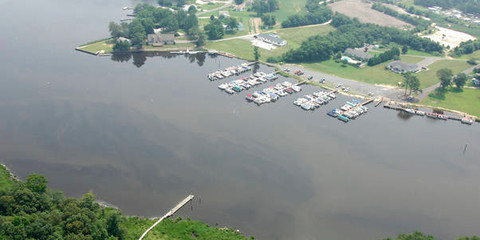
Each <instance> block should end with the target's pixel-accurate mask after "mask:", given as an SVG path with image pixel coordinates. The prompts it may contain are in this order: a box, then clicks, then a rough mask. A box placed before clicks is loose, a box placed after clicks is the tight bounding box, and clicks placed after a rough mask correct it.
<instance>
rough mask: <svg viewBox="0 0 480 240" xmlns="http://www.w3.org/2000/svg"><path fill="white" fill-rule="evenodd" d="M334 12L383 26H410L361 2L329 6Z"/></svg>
mask: <svg viewBox="0 0 480 240" xmlns="http://www.w3.org/2000/svg"><path fill="white" fill-rule="evenodd" d="M329 6H330V8H332V10H333V11H334V12H339V13H342V14H345V15H347V16H349V17H352V18H354V17H356V18H358V19H359V20H360V21H361V22H367V23H376V24H379V25H382V26H392V27H398V28H403V27H405V26H410V27H412V26H411V25H410V24H408V23H406V22H403V21H400V20H398V19H396V18H394V17H392V16H389V15H386V14H384V13H381V12H378V11H375V10H373V9H371V4H369V3H364V2H362V1H361V0H343V1H338V2H335V3H333V4H330V5H329Z"/></svg>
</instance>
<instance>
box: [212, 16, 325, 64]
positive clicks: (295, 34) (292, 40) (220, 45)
mask: <svg viewBox="0 0 480 240" xmlns="http://www.w3.org/2000/svg"><path fill="white" fill-rule="evenodd" d="M332 30H334V28H333V27H331V26H330V25H313V26H308V27H297V28H284V29H278V30H277V31H276V32H277V33H278V35H279V36H280V37H282V38H283V39H285V40H287V42H288V44H287V45H286V46H283V47H280V48H276V49H275V50H272V51H269V50H265V49H262V48H259V50H260V56H261V57H260V60H263V61H266V60H267V58H268V57H277V56H281V55H282V54H284V53H285V52H287V51H288V50H290V49H294V48H297V47H299V46H300V44H301V43H302V42H303V41H305V40H306V39H307V38H309V37H311V36H314V35H325V34H328V32H330V31H332ZM206 48H208V49H215V50H217V51H225V52H229V53H231V54H234V55H235V56H237V57H240V58H244V59H248V60H253V46H252V44H251V42H250V41H247V40H244V39H232V40H226V41H219V42H209V43H207V45H206Z"/></svg>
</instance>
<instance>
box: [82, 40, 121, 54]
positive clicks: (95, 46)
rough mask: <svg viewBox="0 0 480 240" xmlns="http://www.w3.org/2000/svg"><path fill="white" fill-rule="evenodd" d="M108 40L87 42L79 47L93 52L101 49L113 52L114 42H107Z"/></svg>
mask: <svg viewBox="0 0 480 240" xmlns="http://www.w3.org/2000/svg"><path fill="white" fill-rule="evenodd" d="M107 41H108V40H102V41H98V42H95V43H91V44H87V45H85V46H80V47H79V48H80V49H82V50H84V51H87V52H91V53H96V52H98V51H101V50H104V51H105V52H106V53H108V52H112V51H113V49H112V47H113V44H109V43H107Z"/></svg>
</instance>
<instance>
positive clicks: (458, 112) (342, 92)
mask: <svg viewBox="0 0 480 240" xmlns="http://www.w3.org/2000/svg"><path fill="white" fill-rule="evenodd" d="M105 40H108V39H100V40H97V41H93V42H90V43H87V44H84V45H81V46H78V47H76V48H75V50H76V51H79V52H82V53H86V54H90V55H94V56H111V55H112V54H114V52H111V51H109V52H103V53H102V52H100V51H97V52H95V53H93V52H90V51H86V50H83V49H82V48H84V47H86V46H89V45H91V44H95V43H98V42H102V41H105ZM174 51H190V49H189V48H188V47H178V48H169V49H153V48H150V49H135V50H128V51H122V52H115V53H119V54H126V53H143V52H158V53H171V52H174ZM192 51H195V52H196V53H202V54H208V50H205V49H202V50H198V51H196V50H195V48H194V49H193V50H192ZM217 54H218V55H221V56H224V57H228V58H236V59H241V60H245V61H251V60H250V59H246V58H242V57H238V56H235V55H234V54H231V53H228V52H220V51H219V52H217ZM178 55H183V54H178ZM258 62H259V63H261V64H265V65H267V66H269V67H273V68H276V69H278V70H281V66H280V65H278V64H273V63H268V62H263V61H260V60H259V61H258ZM290 65H291V66H295V67H296V68H301V69H302V71H303V72H305V70H307V71H310V70H309V69H307V68H305V67H303V66H302V65H299V64H290ZM315 72H316V71H315ZM317 73H319V74H324V75H329V74H325V73H322V72H317ZM284 74H286V75H287V76H288V77H289V78H293V79H295V80H297V81H301V80H302V79H301V78H300V77H298V76H295V75H292V74H290V73H285V72H284ZM347 80H349V81H354V82H358V83H362V84H366V85H370V86H372V87H376V86H377V85H375V84H369V83H365V82H361V81H357V80H353V79H347ZM305 83H307V84H309V85H313V86H317V87H322V88H325V89H328V90H337V91H338V93H340V94H342V95H345V96H350V97H356V98H362V99H366V98H370V96H367V95H364V94H361V93H358V92H359V91H355V90H356V89H355V88H353V89H352V92H357V93H355V94H354V93H349V92H345V91H340V90H338V89H335V87H332V86H327V85H325V84H322V85H320V84H316V83H313V82H311V81H306V82H305ZM391 87H392V89H395V90H402V91H403V89H398V87H395V86H391ZM383 95H386V94H383ZM383 95H378V96H377V98H383V99H385V98H388V97H385V96H383ZM389 101H392V102H393V103H395V104H399V105H402V106H408V107H416V108H423V109H431V110H432V112H433V111H434V110H436V109H437V110H441V111H444V112H449V113H453V114H457V115H462V116H469V117H471V118H473V120H474V121H475V122H478V123H480V116H476V115H473V114H469V113H465V112H462V111H460V110H456V109H448V108H444V107H435V106H431V105H423V104H418V103H412V102H406V101H402V100H401V99H399V100H391V99H390V100H389ZM382 102H384V100H382Z"/></svg>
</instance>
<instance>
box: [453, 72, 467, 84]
mask: <svg viewBox="0 0 480 240" xmlns="http://www.w3.org/2000/svg"><path fill="white" fill-rule="evenodd" d="M453 82H454V83H455V85H456V86H457V88H462V87H463V86H465V83H467V75H466V74H465V73H460V74H458V75H457V76H455V77H454V78H453Z"/></svg>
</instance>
